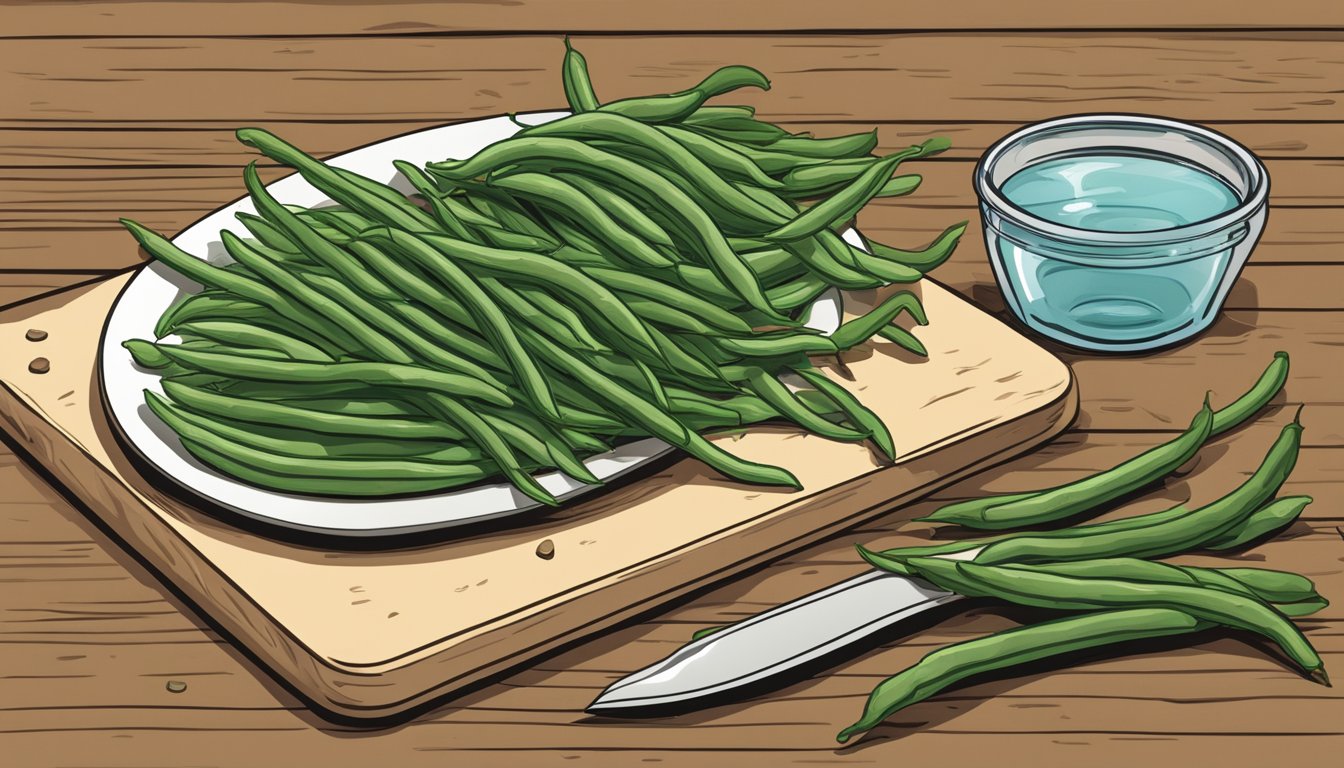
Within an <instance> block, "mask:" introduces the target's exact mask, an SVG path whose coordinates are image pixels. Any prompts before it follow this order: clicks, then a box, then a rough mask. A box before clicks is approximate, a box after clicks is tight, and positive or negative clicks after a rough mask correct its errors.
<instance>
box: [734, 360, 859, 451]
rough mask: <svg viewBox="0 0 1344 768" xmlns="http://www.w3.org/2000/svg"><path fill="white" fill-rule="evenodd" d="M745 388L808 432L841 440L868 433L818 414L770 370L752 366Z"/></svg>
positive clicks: (856, 439) (856, 438) (854, 439)
mask: <svg viewBox="0 0 1344 768" xmlns="http://www.w3.org/2000/svg"><path fill="white" fill-rule="evenodd" d="M747 389H748V390H750V391H751V392H752V393H753V394H755V395H756V396H757V397H759V398H761V400H763V401H765V402H766V403H768V404H769V405H770V406H771V407H772V408H774V409H775V410H776V411H778V412H779V413H780V415H782V416H784V417H785V418H787V419H789V420H791V421H793V422H794V423H796V424H798V426H800V427H802V428H803V429H806V430H807V431H809V432H812V433H814V434H817V435H820V436H822V437H825V438H828V439H831V440H843V441H846V442H860V441H863V440H867V439H868V438H870V437H872V435H871V434H870V433H869V432H868V431H866V430H865V431H859V430H856V429H851V428H849V427H845V426H841V425H840V424H835V423H833V422H830V421H827V420H826V419H824V418H822V417H821V416H820V415H819V414H817V413H816V412H815V411H813V410H811V409H810V408H808V407H807V406H806V405H804V404H803V403H802V401H800V400H799V399H798V397H797V396H796V395H795V394H794V393H793V392H790V391H789V388H788V387H786V386H784V384H783V383H782V382H780V381H779V379H777V378H775V377H774V375H772V374H771V373H769V372H767V371H765V370H762V369H760V368H757V369H755V370H754V371H752V372H751V373H749V374H748V376H747Z"/></svg>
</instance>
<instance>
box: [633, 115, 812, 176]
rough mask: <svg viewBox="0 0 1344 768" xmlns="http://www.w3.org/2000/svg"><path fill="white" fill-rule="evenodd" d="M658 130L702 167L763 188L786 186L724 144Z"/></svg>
mask: <svg viewBox="0 0 1344 768" xmlns="http://www.w3.org/2000/svg"><path fill="white" fill-rule="evenodd" d="M658 127H659V129H660V130H662V131H663V132H664V133H666V134H667V135H668V136H670V137H671V138H672V139H673V140H674V141H676V142H677V143H678V144H681V145H682V146H683V147H685V148H686V149H687V150H689V151H690V152H691V154H693V155H695V156H696V157H697V158H699V159H700V161H701V162H703V163H704V164H705V165H708V166H709V167H711V168H713V169H715V170H717V171H721V172H723V173H725V174H727V175H730V176H734V177H736V178H738V179H741V180H742V181H747V182H750V183H752V184H755V185H757V186H759V187H761V188H763V189H781V188H783V187H784V186H785V184H784V182H782V181H779V180H777V179H772V178H770V177H769V176H767V175H766V174H765V172H764V171H762V170H761V167H760V166H759V165H757V164H755V163H753V162H752V161H751V159H750V158H748V157H747V156H746V155H744V154H742V153H741V152H738V151H737V150H735V149H733V148H732V147H729V146H728V145H727V144H724V143H723V142H720V141H718V140H716V139H713V138H711V137H709V136H705V135H704V134H701V133H696V132H695V131H691V130H687V129H685V128H679V127H677V126H675V125H660V126H658Z"/></svg>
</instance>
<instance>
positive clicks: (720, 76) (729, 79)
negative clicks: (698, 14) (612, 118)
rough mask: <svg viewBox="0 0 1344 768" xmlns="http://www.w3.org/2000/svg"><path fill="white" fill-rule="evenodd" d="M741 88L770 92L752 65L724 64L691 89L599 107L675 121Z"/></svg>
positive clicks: (641, 117)
mask: <svg viewBox="0 0 1344 768" xmlns="http://www.w3.org/2000/svg"><path fill="white" fill-rule="evenodd" d="M738 88H760V89H761V90H763V91H768V90H770V80H769V79H767V78H766V76H765V75H763V74H761V73H760V72H758V71H757V70H755V69H752V68H751V67H743V66H728V67H721V68H719V69H716V70H715V71H714V72H712V73H711V74H710V75H709V77H706V78H705V79H704V80H701V81H700V83H699V84H697V85H696V86H695V87H694V88H691V89H690V90H686V91H680V92H678V93H672V94H667V95H665V96H646V97H642V98H633V99H621V100H619V101H612V102H608V103H606V104H603V105H602V106H601V107H599V108H598V109H599V111H605V112H615V113H616V114H619V115H624V116H625V117H629V118H632V119H634V120H639V121H641V122H646V123H675V122H679V121H681V120H682V119H684V118H685V117H687V116H688V115H690V114H691V113H693V112H695V111H696V110H697V109H699V108H700V106H701V105H702V104H704V103H705V102H706V101H708V100H709V99H711V98H713V97H715V96H718V95H721V94H724V93H728V92H729V91H734V90H737V89H738Z"/></svg>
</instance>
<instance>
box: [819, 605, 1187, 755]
mask: <svg viewBox="0 0 1344 768" xmlns="http://www.w3.org/2000/svg"><path fill="white" fill-rule="evenodd" d="M1211 626H1213V623H1212V622H1208V621H1203V620H1200V619H1197V618H1194V617H1192V616H1191V615H1189V614H1187V613H1185V612H1184V611H1180V610H1173V609H1167V608H1130V609H1125V610H1114V611H1104V612H1099V613H1089V614H1084V615H1082V616H1067V617H1064V618H1062V619H1055V620H1053V621H1046V622H1042V623H1040V624H1034V625H1031V626H1026V627H1015V628H1013V629H1009V630H1005V631H1003V632H998V633H995V634H992V635H988V636H985V637H979V638H976V639H974V640H967V641H964V642H961V643H956V644H954V645H949V646H945V647H943V648H939V649H938V650H936V651H933V652H932V653H929V654H928V655H926V656H924V658H922V659H920V660H919V662H918V663H917V664H915V665H914V666H912V667H910V668H909V669H906V670H905V671H904V672H901V673H900V674H898V675H896V676H894V677H889V678H887V679H886V680H884V681H883V682H881V683H880V684H878V686H877V687H876V688H874V689H873V692H872V694H871V695H869V697H868V702H867V704H865V705H864V711H863V715H862V717H860V718H859V720H858V721H857V722H855V723H854V724H853V725H851V726H849V727H848V728H845V729H844V730H842V731H841V732H840V733H839V735H837V736H836V740H837V741H839V742H840V743H841V744H844V743H846V742H848V741H849V740H850V739H851V738H853V737H854V736H855V735H857V734H860V733H863V732H865V731H868V730H871V729H872V728H874V727H876V726H877V725H878V724H880V723H881V722H882V721H883V720H885V719H887V718H888V717H890V716H891V715H892V714H894V713H895V712H897V711H898V710H901V709H904V708H905V707H908V706H910V705H911V704H915V703H917V702H920V701H923V700H924V699H927V698H929V697H930V696H933V695H935V694H937V693H938V692H939V691H942V690H943V689H945V688H947V687H949V686H951V685H954V684H956V683H958V682H960V681H962V680H965V679H967V678H969V677H973V676H975V675H980V674H984V673H987V672H993V671H995V670H999V669H1012V668H1014V667H1017V666H1019V665H1025V664H1030V663H1032V662H1036V661H1040V660H1042V659H1047V658H1050V657H1052V656H1057V655H1060V654H1065V653H1076V652H1078V651H1082V650H1086V649H1089V648H1097V647H1101V646H1105V645H1112V644H1118V643H1128V642H1133V641H1136V640H1147V639H1152V638H1157V637H1169V636H1171V635H1182V634H1189V633H1192V632H1197V631H1200V630H1203V629H1207V628H1209V627H1211Z"/></svg>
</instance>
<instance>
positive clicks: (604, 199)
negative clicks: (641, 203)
mask: <svg viewBox="0 0 1344 768" xmlns="http://www.w3.org/2000/svg"><path fill="white" fill-rule="evenodd" d="M559 177H560V178H562V179H564V180H565V181H567V182H569V183H570V184H573V185H574V186H576V187H578V188H579V189H580V190H581V191H582V192H583V193H584V194H585V195H587V196H588V197H591V198H592V199H593V201H594V202H596V203H597V204H598V205H600V206H602V207H603V208H604V209H606V211H607V213H608V214H610V215H611V217H612V218H613V219H615V220H616V221H617V222H619V223H620V224H621V225H622V226H624V227H626V228H628V229H629V230H630V231H631V232H634V233H635V234H636V235H638V236H640V237H642V238H644V239H645V240H647V241H649V242H650V243H652V244H654V245H661V246H663V247H665V248H673V247H675V244H674V243H673V242H672V238H671V236H669V235H668V234H667V230H665V229H663V228H662V227H660V226H658V223H657V222H656V221H654V220H653V219H651V218H649V216H648V215H647V214H646V213H644V212H643V211H641V210H639V208H637V207H635V205H634V204H633V203H631V202H630V201H629V200H628V199H626V198H625V197H624V196H622V195H619V194H617V193H615V192H613V191H612V190H610V189H608V188H606V187H605V186H603V185H601V184H598V183H597V182H595V181H593V180H592V179H590V178H588V177H587V176H584V175H582V174H578V173H561V174H559Z"/></svg>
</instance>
